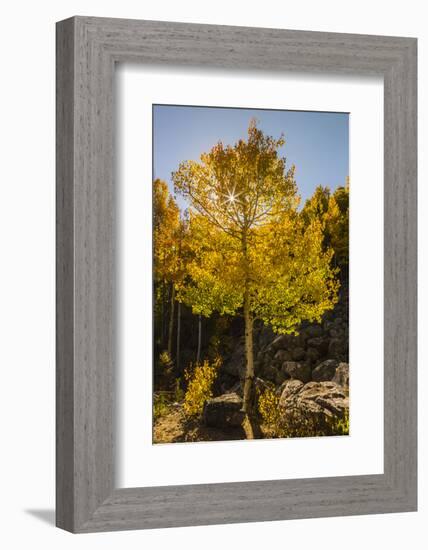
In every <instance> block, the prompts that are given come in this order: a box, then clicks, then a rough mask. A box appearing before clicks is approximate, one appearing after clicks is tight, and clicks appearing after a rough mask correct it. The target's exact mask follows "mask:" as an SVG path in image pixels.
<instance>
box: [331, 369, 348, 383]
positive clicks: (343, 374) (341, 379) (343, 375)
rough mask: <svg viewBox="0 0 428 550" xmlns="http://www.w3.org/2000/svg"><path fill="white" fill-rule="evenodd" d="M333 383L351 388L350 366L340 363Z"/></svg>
mask: <svg viewBox="0 0 428 550" xmlns="http://www.w3.org/2000/svg"><path fill="white" fill-rule="evenodd" d="M332 381H333V382H335V383H336V384H338V385H339V386H343V387H344V388H348V387H349V364H348V363H339V366H338V367H337V369H336V372H335V374H334V377H333V380H332Z"/></svg>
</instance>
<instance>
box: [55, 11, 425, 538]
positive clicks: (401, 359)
mask: <svg viewBox="0 0 428 550" xmlns="http://www.w3.org/2000/svg"><path fill="white" fill-rule="evenodd" d="M416 45H417V44H416V39H413V38H398V37H386V36H363V35H351V34H331V33H319V32H302V31H290V30H276V29H258V28H243V27H227V26H212V25H194V24H182V23H167V22H154V21H133V20H121V19H102V18H90V17H89V18H88V17H73V18H71V19H67V20H65V21H61V22H59V23H58V24H57V387H56V389H57V447H56V453H57V456H56V459H57V474H56V475H57V477H56V480H57V495H56V498H57V501H56V502H57V525H58V527H61V528H63V529H67V530H69V531H72V532H92V531H106V530H118V529H141V528H156V527H172V526H185V525H203V524H215V523H235V522H250V521H265V520H283V519H290V518H310V517H319V516H339V515H351V514H373V513H382V512H405V511H413V510H416V507H417V447H416V444H417V433H416V428H417V424H416V409H417V406H416V390H417V379H416V159H417V157H416V155H417V152H416V146H417V143H416V139H417V137H416V112H417V107H416V84H417V77H416ZM123 61H126V62H130V61H131V62H137V63H141V64H147V65H148V64H167V65H168V64H169V65H174V66H177V65H182V66H186V65H187V66H190V65H191V66H196V67H200V66H204V67H218V68H227V69H236V70H238V69H239V70H242V69H245V70H250V71H265V70H269V71H276V72H279V73H281V72H282V71H296V70H297V71H299V72H303V71H310V72H314V71H316V72H325V71H329V72H331V71H333V72H336V73H342V74H343V73H348V74H375V75H381V76H383V78H384V94H385V95H384V98H385V103H384V105H385V107H384V108H385V127H384V142H385V143H384V151H385V153H384V154H385V158H384V161H385V162H384V166H385V172H384V183H385V206H384V219H385V238H384V250H385V275H384V276H385V314H384V334H385V350H384V356H385V363H384V379H385V383H384V388H385V389H384V406H385V426H384V449H385V457H384V473H383V474H382V475H380V474H379V475H363V476H349V477H333V478H316V479H298V480H274V481H255V482H247V483H219V484H210V485H193V486H186V485H184V486H176V487H171V486H168V487H152V488H144V487H142V488H130V489H117V488H115V486H114V466H115V464H114V458H115V445H114V441H115V433H114V425H115V423H114V394H115V387H114V364H115V349H114V342H115V326H114V318H115V310H114V296H115V264H114V253H115V188H114V179H113V175H114V170H113V158H114V131H113V101H114V97H113V90H114V86H113V80H114V66H115V63H116V62H123ZM367 307H368V308H369V307H370V304H368V305H367ZM373 367H374V368H375V367H376V365H373ZM361 452H364V449H362V451H361ZM142 467H144V464H142Z"/></svg>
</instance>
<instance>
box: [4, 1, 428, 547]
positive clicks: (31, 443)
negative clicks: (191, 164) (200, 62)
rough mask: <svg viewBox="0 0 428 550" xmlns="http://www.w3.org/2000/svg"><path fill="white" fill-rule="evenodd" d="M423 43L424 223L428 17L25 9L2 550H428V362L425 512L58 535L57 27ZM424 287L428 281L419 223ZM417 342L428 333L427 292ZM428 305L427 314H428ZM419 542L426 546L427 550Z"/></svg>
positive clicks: (7, 286)
mask: <svg viewBox="0 0 428 550" xmlns="http://www.w3.org/2000/svg"><path fill="white" fill-rule="evenodd" d="M76 14H78V15H97V16H104V17H107V16H108V17H128V18H138V19H160V20H171V21H174V20H175V21H186V22H198V23H214V24H230V25H248V26H265V27H282V28H290V29H303V30H320V31H337V32H356V33H372V34H389V35H407V36H417V37H418V38H419V71H420V72H419V83H420V88H419V98H420V105H419V128H420V130H419V139H420V152H419V181H420V199H419V200H420V211H421V214H422V213H423V212H424V211H425V209H426V208H427V207H428V191H427V186H426V185H424V182H425V181H426V179H427V177H428V168H427V161H426V153H427V146H428V136H427V122H428V105H427V103H426V101H425V100H424V98H426V97H427V94H428V81H427V77H428V71H427V64H428V52H427V48H428V28H427V26H426V21H425V17H424V15H425V14H424V4H423V3H422V2H420V1H418V0H407V2H406V3H405V4H404V5H403V3H401V2H400V3H398V2H391V1H386V0H380V1H378V2H373V1H367V0H358V1H357V0H354V1H353V2H343V0H340V1H336V0H334V1H327V2H319V1H317V0H306V1H304V2H303V1H302V2H298V3H296V2H285V1H284V0H280V1H278V2H275V1H274V0H264V2H263V4H259V3H257V4H256V3H253V4H251V3H250V2H249V1H248V0H235V2H230V0H216V1H215V2H211V3H208V2H201V1H200V0H199V1H198V0H181V1H179V2H177V1H174V0H164V1H163V2H154V1H153V2H145V3H143V2H132V1H131V0H121V1H120V2H115V1H113V0H69V1H68V2H58V1H54V0H44V1H40V2H30V1H29V0H28V1H20V0H15V1H14V2H13V3H12V2H9V3H8V4H5V5H3V8H2V11H1V23H0V41H1V46H2V47H1V50H0V51H1V52H2V63H1V69H2V72H1V78H2V82H1V87H0V94H1V101H0V139H1V148H0V150H1V152H2V155H1V159H2V160H1V178H0V185H1V195H0V239H1V248H0V251H1V256H0V257H1V269H0V277H1V283H0V318H1V326H0V365H1V373H2V375H3V378H2V384H1V386H0V388H1V389H0V392H1V393H0V426H1V431H0V441H1V451H0V462H1V490H0V518H1V524H2V527H1V530H0V544H1V546H2V547H3V548H21V547H23V548H24V547H36V548H43V549H45V550H50V549H56V548H61V549H69V548H79V549H86V548H87V549H89V548H90V549H97V548H104V549H108V548H118V547H120V548H123V549H127V548H140V547H142V546H144V547H145V548H159V547H161V548H162V547H168V546H171V547H173V548H177V549H181V548H186V550H189V549H192V548H201V547H203V548H205V549H211V548H217V547H218V546H219V545H222V546H227V547H232V546H238V545H239V546H242V547H246V548H247V549H248V550H249V549H253V548H254V549H255V548H260V547H263V546H266V544H270V545H271V546H272V547H277V546H279V547H293V546H298V547H299V548H300V549H301V550H305V549H306V548H311V547H317V549H320V550H321V549H323V548H329V549H330V550H333V549H335V548H342V547H343V546H345V547H346V548H348V549H349V550H352V549H358V550H360V549H361V547H368V548H376V547H377V546H382V547H384V548H388V549H389V550H394V549H401V548H403V547H408V548H422V547H423V546H424V544H426V542H424V541H426V522H427V520H428V503H427V497H428V483H427V469H426V468H424V467H423V465H424V464H426V463H427V460H428V447H427V433H428V431H427V429H426V426H427V417H428V405H427V400H426V399H424V396H425V393H426V390H427V380H428V376H427V374H426V370H425V369H424V368H423V366H424V365H425V364H426V363H427V359H428V355H427V352H426V349H424V348H423V347H422V346H421V350H420V365H422V367H421V369H420V377H419V388H420V390H419V392H420V411H419V424H420V426H421V430H420V436H419V437H420V439H419V449H420V458H419V463H420V464H421V465H422V467H421V468H420V497H419V501H420V504H419V512H418V513H412V514H395V515H383V516H367V517H365V516H362V517H353V518H332V519H316V520H299V521H290V522H276V523H264V524H259V523H258V524H248V525H229V526H213V527H195V528H181V529H168V530H157V531H145V532H142V531H133V532H126V533H105V534H94V535H80V536H73V535H70V534H68V533H65V532H62V531H60V530H58V529H55V528H54V527H53V507H54V389H55V385H54V359H55V357H54V351H55V350H54V327H55V322H54V227H55V226H54V158H55V157H54V94H55V84H54V66H55V55H54V31H55V29H54V23H55V21H57V20H60V19H63V18H66V17H69V16H70V15H76ZM420 217H421V222H420V240H419V242H420V263H419V265H420V280H421V281H424V280H426V279H427V277H428V266H427V254H426V252H427V249H426V241H425V239H424V238H423V237H424V233H426V231H427V229H428V228H427V222H426V216H422V215H421V216H420ZM419 295H420V300H421V308H420V310H421V314H420V329H419V330H420V334H421V336H422V338H421V342H422V341H423V340H424V339H423V335H424V334H425V333H426V331H427V330H428V316H427V313H426V309H427V308H426V305H427V290H426V286H424V285H423V284H421V286H420V291H419ZM424 305H425V307H424ZM418 540H420V542H418Z"/></svg>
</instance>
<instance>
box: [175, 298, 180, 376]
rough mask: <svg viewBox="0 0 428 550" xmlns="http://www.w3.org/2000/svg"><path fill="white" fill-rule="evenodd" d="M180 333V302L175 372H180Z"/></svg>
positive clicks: (178, 307)
mask: <svg viewBox="0 0 428 550" xmlns="http://www.w3.org/2000/svg"><path fill="white" fill-rule="evenodd" d="M180 331H181V302H178V304H177V350H176V360H175V362H176V366H177V372H178V373H179V372H180Z"/></svg>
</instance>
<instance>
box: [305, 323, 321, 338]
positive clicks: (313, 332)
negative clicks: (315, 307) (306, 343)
mask: <svg viewBox="0 0 428 550" xmlns="http://www.w3.org/2000/svg"><path fill="white" fill-rule="evenodd" d="M305 333H306V334H307V336H308V338H318V337H319V336H322V335H323V329H322V327H321V325H310V326H309V327H307V328H305Z"/></svg>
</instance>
